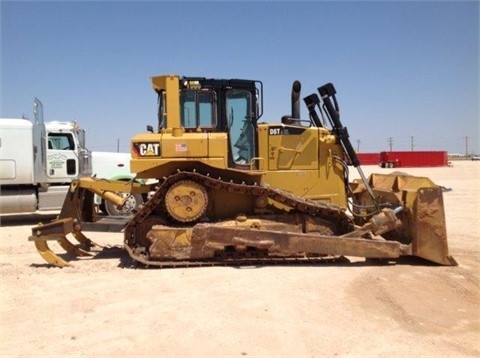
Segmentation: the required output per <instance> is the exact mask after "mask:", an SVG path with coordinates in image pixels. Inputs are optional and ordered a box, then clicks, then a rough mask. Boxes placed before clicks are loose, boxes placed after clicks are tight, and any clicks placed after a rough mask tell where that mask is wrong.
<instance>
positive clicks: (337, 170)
mask: <svg viewBox="0 0 480 358" xmlns="http://www.w3.org/2000/svg"><path fill="white" fill-rule="evenodd" d="M151 82H152V86H153V89H154V91H155V92H156V94H157V96H158V125H157V126H156V128H154V127H153V126H147V131H146V132H145V133H142V134H138V135H135V136H134V137H133V139H132V141H131V155H132V157H131V163H130V164H131V165H130V167H131V171H132V173H134V174H135V175H136V178H137V179H145V180H147V181H146V183H149V182H152V180H153V182H154V183H153V184H140V183H138V182H135V181H132V182H128V183H126V182H115V181H107V180H104V179H99V178H92V177H85V178H80V179H78V180H76V181H74V182H72V184H71V186H70V190H69V192H68V194H67V196H66V198H65V202H64V205H63V208H62V210H61V213H60V215H59V217H58V218H57V219H56V220H54V221H52V222H50V223H46V224H39V225H37V226H35V227H34V228H32V235H31V236H30V237H29V240H30V241H33V242H35V245H36V247H37V250H38V252H39V253H40V255H41V256H42V257H43V258H44V259H45V260H46V261H47V262H48V263H49V264H51V265H54V266H60V267H63V266H69V265H70V263H69V261H67V258H66V257H67V256H68V257H71V256H72V255H74V256H91V255H95V252H96V251H97V252H98V250H99V245H97V244H96V243H95V242H93V241H91V240H90V239H89V238H87V237H86V236H85V235H84V233H83V232H82V228H84V227H85V226H86V225H87V224H88V223H92V222H95V221H97V220H98V217H97V216H96V215H95V213H94V211H93V210H92V201H93V199H92V198H93V195H94V194H98V195H100V196H102V197H103V198H104V199H105V200H109V201H111V202H113V203H115V205H117V206H118V207H121V206H122V205H123V201H122V200H123V199H122V197H120V196H118V195H117V194H116V193H119V192H121V193H125V192H129V193H132V194H141V195H144V197H147V198H148V199H147V200H146V201H145V203H144V204H143V205H142V206H140V207H139V209H138V211H137V212H136V213H135V214H134V215H133V216H131V217H130V218H129V219H128V221H127V222H126V223H125V225H124V227H123V234H124V243H123V244H124V248H125V250H126V251H127V252H128V254H129V255H130V257H131V258H132V262H135V263H139V264H141V265H144V266H147V267H178V266H184V267H185V266H204V265H252V264H253V265H258V264H265V265H267V264H273V263H281V264H291V263H297V262H308V263H315V262H319V261H325V260H335V259H339V258H345V257H348V256H352V257H363V258H366V259H384V260H388V261H398V260H399V259H400V258H401V257H403V256H417V257H421V258H423V259H425V260H428V261H431V262H434V263H437V264H441V265H456V261H455V259H454V258H453V257H452V256H450V255H449V253H448V245H447V235H446V225H445V213H444V206H443V193H442V188H441V187H439V186H438V185H436V184H435V183H433V182H432V181H431V180H430V179H428V178H425V177H414V176H409V175H406V174H401V173H398V174H389V175H385V174H372V175H370V177H369V178H366V177H365V175H364V173H363V171H362V169H361V167H360V163H359V160H358V158H357V156H356V153H355V151H354V149H353V147H352V144H351V142H350V140H349V134H348V131H347V128H346V127H344V126H343V125H342V123H341V121H340V110H339V104H338V101H337V98H336V90H335V87H334V86H333V84H331V83H327V84H325V85H323V86H321V87H319V88H318V94H317V93H312V94H310V95H308V96H306V97H304V98H303V101H304V103H305V105H306V108H307V110H308V118H306V119H302V118H301V116H300V102H301V101H300V97H301V95H300V91H301V84H300V82H298V81H295V82H294V83H293V86H292V92H291V109H292V110H291V113H290V114H288V115H285V116H283V117H282V118H281V120H279V121H278V122H277V123H265V122H261V121H260V118H261V117H262V114H263V84H262V82H260V81H256V80H243V79H228V80H227V79H209V78H203V77H181V76H178V75H162V76H155V77H152V78H151ZM349 166H353V167H355V168H356V169H357V170H358V172H359V174H360V179H357V180H355V181H352V182H349ZM72 236H73V238H75V239H76V240H77V241H78V243H76V244H74V243H73V242H71V241H70V240H69V239H68V237H72ZM51 240H55V241H58V242H59V243H60V245H61V246H62V247H63V248H64V249H65V250H66V251H67V255H57V254H55V253H54V252H53V251H52V250H51V249H50V247H49V246H48V242H49V241H51ZM100 249H101V248H100ZM347 260H348V259H347Z"/></svg>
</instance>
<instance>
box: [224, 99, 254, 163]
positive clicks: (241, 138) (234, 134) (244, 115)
mask: <svg viewBox="0 0 480 358" xmlns="http://www.w3.org/2000/svg"><path fill="white" fill-rule="evenodd" d="M251 103H252V98H251V94H250V92H248V91H243V90H232V91H228V92H227V118H228V128H229V136H230V146H231V152H232V155H233V160H234V162H235V164H239V165H248V164H250V160H251V159H252V158H253V157H254V156H255V128H254V126H253V123H252V112H251Z"/></svg>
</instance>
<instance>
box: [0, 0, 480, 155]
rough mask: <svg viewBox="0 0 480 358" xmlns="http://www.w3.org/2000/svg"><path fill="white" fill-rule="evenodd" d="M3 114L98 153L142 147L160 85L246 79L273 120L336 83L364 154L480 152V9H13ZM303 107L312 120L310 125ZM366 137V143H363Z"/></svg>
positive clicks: (260, 5) (208, 5) (6, 18)
mask: <svg viewBox="0 0 480 358" xmlns="http://www.w3.org/2000/svg"><path fill="white" fill-rule="evenodd" d="M0 6H1V9H0V10H1V94H0V99H1V102H0V107H1V111H0V115H1V116H2V117H21V116H22V114H26V115H27V116H29V118H31V117H32V116H33V115H32V101H33V98H34V97H38V98H39V99H40V100H41V101H42V102H43V104H44V108H45V118H46V120H73V119H76V120H77V121H78V123H79V124H80V125H81V126H83V127H84V128H86V129H87V131H88V132H87V133H88V138H87V144H88V147H89V149H91V150H105V151H116V150H117V141H119V142H120V150H121V151H124V152H128V151H129V141H130V138H131V137H132V136H133V135H134V134H136V133H140V132H144V131H145V128H146V125H147V124H152V125H154V124H155V122H156V95H155V93H154V92H153V90H152V89H151V86H150V81H149V77H150V76H152V75H158V74H163V73H176V74H180V75H187V76H204V77H217V78H247V79H256V80H261V81H262V82H263V84H264V116H263V117H262V119H263V120H264V121H267V122H276V121H279V120H280V118H281V116H282V115H284V114H288V113H289V112H290V90H291V84H292V82H293V81H294V80H296V79H298V80H300V81H301V82H302V95H303V96H306V95H308V94H310V93H312V92H315V91H316V88H317V87H318V86H320V85H322V84H324V83H326V82H333V83H334V84H335V87H336V89H337V92H338V95H337V96H338V100H339V103H340V108H341V119H342V121H343V123H344V125H345V126H347V127H348V130H349V133H350V138H351V140H352V142H353V144H354V147H355V148H359V149H360V152H374V151H382V150H388V149H389V144H388V138H390V137H391V138H392V140H393V149H394V150H410V149H411V145H412V137H413V145H414V149H415V150H447V151H449V152H455V153H465V151H466V146H467V145H468V151H469V152H472V153H479V152H480V129H479V122H480V114H479V106H480V105H479V101H480V91H479V63H480V62H479V41H480V40H479V2H477V1H471V2H461V1H452V2H443V1H442V2H436V1H427V2H415V1H411V2H410V1H405V2H391V1H387V2H380V1H378V2H377V1H375V2H361V1H359V2H327V1H318V2H315V1H305V2H304V1H291V2H289V1H282V2H257V1H251V2H231V1H210V2H201V1H195V2H160V1H158V2H155V1H151V2H136V1H123V2H113V1H106V2H71V1H63V2H42V1H33V2H13V1H12V2H10V1H2V2H1V5H0ZM307 116H308V115H307V111H306V109H305V108H302V117H305V118H306V117H307ZM359 141H360V142H359Z"/></svg>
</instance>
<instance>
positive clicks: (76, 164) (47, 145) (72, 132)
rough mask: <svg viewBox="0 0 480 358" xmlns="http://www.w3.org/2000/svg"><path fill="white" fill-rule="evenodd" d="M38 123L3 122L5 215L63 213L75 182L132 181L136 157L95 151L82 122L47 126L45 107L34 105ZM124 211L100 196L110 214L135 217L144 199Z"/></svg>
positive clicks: (1, 208)
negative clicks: (85, 178)
mask: <svg viewBox="0 0 480 358" xmlns="http://www.w3.org/2000/svg"><path fill="white" fill-rule="evenodd" d="M34 117H35V120H34V122H33V123H32V122H30V121H29V120H26V119H18V118H14V119H12V118H0V214H12V213H33V212H36V211H37V210H38V211H46V210H59V209H60V208H61V207H62V204H63V201H64V199H65V195H66V193H67V190H68V187H69V184H70V182H71V181H72V180H74V179H76V178H79V177H81V176H90V175H92V174H94V175H96V176H98V177H102V178H110V179H116V180H132V175H131V174H130V154H128V153H107V152H93V153H92V152H90V151H89V150H88V149H87V148H86V146H85V130H84V129H82V128H80V127H79V126H78V124H77V123H76V122H44V121H43V106H42V104H41V102H40V101H39V100H38V99H35V101H34ZM127 198H128V200H127V203H126V205H125V206H124V208H123V209H122V210H118V209H117V208H115V207H114V206H113V205H110V204H109V202H107V203H104V202H102V199H101V198H99V197H98V198H95V201H96V203H97V204H99V207H100V208H102V209H103V210H105V212H106V213H108V214H110V215H129V214H130V213H131V211H132V210H133V209H134V208H136V207H137V206H138V205H139V204H140V203H141V202H142V197H141V196H132V195H128V196H127Z"/></svg>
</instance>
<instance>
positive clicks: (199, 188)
mask: <svg viewBox="0 0 480 358" xmlns="http://www.w3.org/2000/svg"><path fill="white" fill-rule="evenodd" d="M207 206H208V194H207V190H206V189H205V187H204V186H203V185H201V184H199V183H197V182H195V181H193V180H180V181H178V182H176V183H175V184H173V185H172V186H171V187H170V188H169V189H168V190H167V193H166V194H165V208H166V210H167V212H168V214H169V215H170V216H171V217H172V218H173V219H175V220H176V221H179V222H182V223H190V222H194V221H196V220H198V219H199V218H200V217H202V215H203V214H204V213H205V211H206V210H207Z"/></svg>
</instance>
